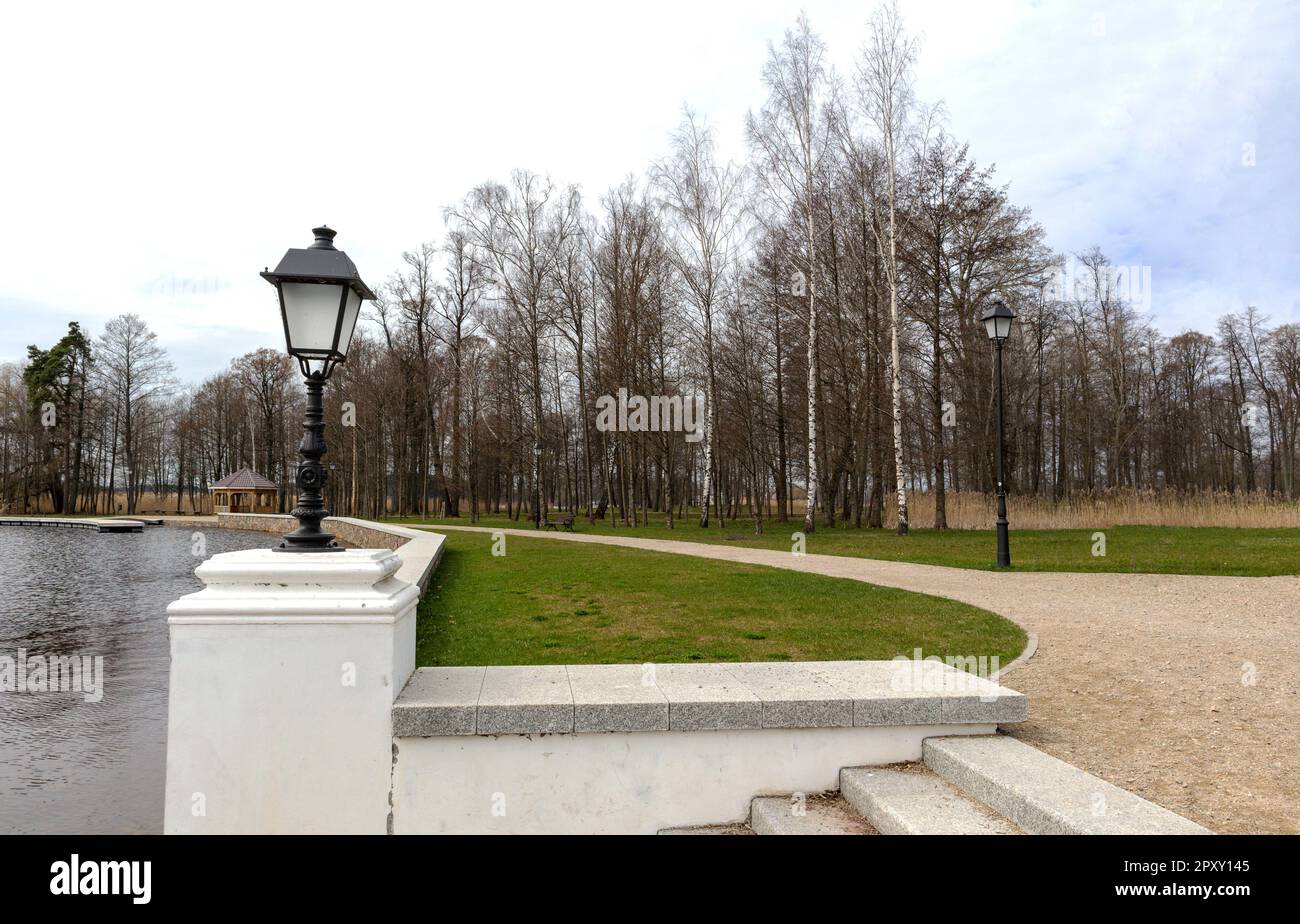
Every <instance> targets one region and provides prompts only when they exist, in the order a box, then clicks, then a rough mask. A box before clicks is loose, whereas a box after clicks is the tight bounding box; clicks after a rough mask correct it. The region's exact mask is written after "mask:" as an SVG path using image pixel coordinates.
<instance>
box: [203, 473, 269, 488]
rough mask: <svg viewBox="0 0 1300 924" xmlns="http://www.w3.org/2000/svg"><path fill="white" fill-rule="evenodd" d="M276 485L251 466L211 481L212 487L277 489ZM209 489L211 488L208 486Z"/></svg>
mask: <svg viewBox="0 0 1300 924" xmlns="http://www.w3.org/2000/svg"><path fill="white" fill-rule="evenodd" d="M278 487H279V485H277V484H276V483H275V482H274V481H272V480H271V479H270V478H267V477H265V476H263V475H259V474H258V473H257V472H255V471H253V470H252V469H251V468H241V469H240V470H239V471H237V472H235V473H234V474H233V475H227V476H226V477H225V478H222V479H221V480H220V481H216V482H213V484H212V488H238V489H240V490H245V491H247V490H263V491H265V490H268V489H269V490H272V491H274V490H277V489H278ZM209 490H211V488H209Z"/></svg>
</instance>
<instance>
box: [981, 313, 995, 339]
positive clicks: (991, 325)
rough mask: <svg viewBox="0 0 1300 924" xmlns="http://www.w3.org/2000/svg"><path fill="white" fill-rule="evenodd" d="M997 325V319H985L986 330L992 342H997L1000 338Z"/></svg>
mask: <svg viewBox="0 0 1300 924" xmlns="http://www.w3.org/2000/svg"><path fill="white" fill-rule="evenodd" d="M997 323H998V322H997V319H996V318H985V319H984V329H985V330H986V331H988V335H989V339H990V340H996V339H997V338H998V330H997Z"/></svg>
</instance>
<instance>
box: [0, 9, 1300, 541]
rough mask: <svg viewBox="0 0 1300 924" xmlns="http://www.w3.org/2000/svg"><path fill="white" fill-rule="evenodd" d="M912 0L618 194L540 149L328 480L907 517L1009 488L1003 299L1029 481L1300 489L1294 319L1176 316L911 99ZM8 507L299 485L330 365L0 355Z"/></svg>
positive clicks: (142, 349) (400, 298)
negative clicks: (996, 305) (307, 404)
mask: <svg viewBox="0 0 1300 924" xmlns="http://www.w3.org/2000/svg"><path fill="white" fill-rule="evenodd" d="M917 53H918V47H917V44H916V42H915V41H914V40H913V39H912V38H910V37H909V36H908V34H907V32H906V30H905V27H904V24H903V22H902V20H901V18H900V16H899V13H898V11H897V9H896V7H895V6H893V5H885V6H882V7H881V8H880V9H879V10H877V12H876V13H875V15H874V16H873V18H872V19H871V22H870V24H869V26H868V29H867V33H866V37H865V41H864V42H863V45H862V48H861V50H860V53H859V55H858V57H857V59H856V61H855V64H854V67H853V69H852V72H851V73H849V74H847V75H843V76H841V75H837V74H836V73H834V72H833V70H832V69H831V68H830V67H829V65H828V63H827V52H826V46H825V44H824V43H823V41H822V39H821V38H820V37H819V36H818V35H817V34H816V33H815V32H814V30H813V29H812V26H811V24H810V23H809V21H808V20H807V19H806V18H805V17H800V19H799V20H798V21H797V23H796V24H795V25H794V26H793V27H792V28H791V29H790V30H789V31H787V32H786V33H785V35H784V36H783V38H782V39H781V40H780V41H778V42H774V43H773V44H772V45H771V46H770V49H769V56H768V60H767V62H766V63H765V65H764V66H763V69H762V72H761V74H760V75H759V76H760V78H761V80H762V83H763V86H764V88H765V90H766V100H765V102H764V103H763V105H762V106H761V107H759V108H758V109H757V110H756V111H754V112H751V113H750V114H749V116H748V117H747V119H746V123H745V136H746V142H747V148H746V149H747V155H746V158H745V161H744V162H743V163H733V162H727V161H724V160H723V159H722V158H721V157H720V155H719V153H718V149H717V145H716V143H715V139H714V136H713V131H712V129H711V128H710V126H709V125H708V123H707V121H706V120H704V119H702V118H701V117H700V116H698V115H697V114H696V113H694V112H693V111H691V110H689V109H685V110H684V111H683V115H682V120H681V124H680V126H679V127H678V129H677V130H676V131H675V132H674V133H673V134H672V136H671V137H670V138H669V139H668V144H667V148H666V153H665V155H664V156H663V157H662V158H661V159H659V160H657V161H655V162H654V163H652V164H650V165H648V166H647V167H646V169H645V170H644V171H643V172H642V173H641V174H640V175H638V176H629V178H628V179H627V180H626V181H625V182H623V183H621V184H619V185H617V186H616V187H615V188H613V189H610V190H608V191H607V192H605V193H604V194H603V195H600V196H598V197H596V198H594V199H589V198H588V197H586V196H585V195H584V193H583V191H582V190H580V189H579V188H577V187H574V186H566V185H563V184H560V183H557V182H555V181H553V180H552V179H551V178H549V177H547V176H544V175H541V174H538V173H534V172H531V171H527V170H517V171H515V172H514V173H512V174H511V176H510V177H508V178H506V179H504V180H503V181H489V182H485V183H483V184H482V185H480V186H477V187H475V188H474V189H472V190H470V191H469V192H468V193H467V194H466V195H465V196H464V198H463V199H462V200H461V201H459V202H457V203H454V204H452V205H450V206H449V207H448V208H446V209H445V211H444V213H443V215H442V216H441V217H442V224H443V232H442V234H441V236H440V237H439V238H438V239H436V240H432V241H430V242H427V243H423V244H420V245H419V246H416V247H414V248H412V249H411V250H410V251H408V252H406V253H404V254H403V256H402V264H401V266H400V267H399V268H398V269H397V270H396V271H395V272H393V273H392V275H391V277H390V278H389V279H388V280H387V281H386V283H385V284H384V285H383V286H382V290H381V294H380V298H379V300H378V301H377V302H375V303H374V304H373V305H372V306H370V308H369V309H368V320H367V323H366V324H365V325H363V326H362V327H361V328H360V329H359V330H358V333H357V336H356V337H355V339H354V341H353V344H352V348H351V352H350V354H349V356H348V360H347V362H346V363H345V364H344V365H343V366H341V367H339V369H338V370H337V371H336V373H335V375H334V377H333V378H332V379H331V382H330V386H329V387H328V388H327V391H326V400H327V421H328V423H327V442H328V444H329V446H330V451H329V453H328V454H327V456H326V457H325V461H326V463H327V465H328V466H329V468H330V470H331V473H330V482H329V485H328V492H329V503H330V506H331V508H332V509H333V510H335V511H336V512H340V513H348V514H354V515H360V516H372V517H374V516H384V515H398V516H420V515H445V516H468V517H477V516H478V515H480V514H485V513H492V514H505V515H508V516H510V517H514V518H518V519H524V518H527V519H531V520H533V521H534V522H535V523H539V522H541V521H542V520H544V519H545V518H546V517H547V515H548V511H550V510H564V511H570V512H572V513H574V514H575V515H582V516H585V517H588V518H590V519H592V520H596V519H598V518H607V519H608V520H610V521H612V522H615V523H618V524H626V525H633V524H637V523H647V522H649V520H650V518H651V516H655V517H658V518H662V519H665V520H666V521H667V522H668V523H669V524H670V525H672V524H673V523H675V522H677V521H680V520H682V519H684V518H686V517H688V516H689V517H691V518H692V519H693V521H694V522H697V523H698V524H699V525H701V526H707V525H709V524H711V523H714V522H715V521H721V522H722V523H727V522H731V521H736V520H742V521H745V522H748V523H752V524H753V527H754V528H755V529H759V530H761V529H762V528H763V523H764V521H766V520H769V519H774V518H775V519H778V520H781V521H786V520H800V519H801V520H802V521H803V526H802V528H803V529H804V530H806V531H812V530H814V529H816V528H818V527H819V526H824V525H833V524H836V523H851V524H853V525H855V526H867V527H885V526H892V527H893V528H894V529H896V530H897V531H898V532H900V533H905V532H906V531H907V529H908V528H909V526H910V525H911V519H910V516H909V503H910V501H911V500H912V499H913V498H915V496H916V495H917V494H918V493H925V494H927V495H928V497H929V499H930V500H932V501H933V504H932V505H927V508H928V507H929V506H932V507H933V511H934V512H933V520H932V521H930V522H926V523H922V524H918V525H924V526H934V527H940V528H942V527H944V526H946V525H947V521H946V502H945V498H946V496H947V494H948V492H952V491H977V492H988V491H990V490H991V489H992V488H993V484H994V473H993V470H992V460H993V447H994V440H995V438H996V434H995V433H994V430H993V421H994V416H993V396H994V381H993V349H992V346H991V344H990V343H989V341H988V338H987V336H986V335H985V333H984V329H983V326H982V325H981V323H980V320H979V318H980V315H981V313H982V312H983V311H984V310H985V309H986V308H987V307H988V305H989V304H990V302H991V300H992V299H994V298H1003V299H1005V300H1006V301H1007V303H1008V304H1009V305H1010V306H1011V307H1012V308H1013V309H1014V310H1015V311H1016V313H1017V315H1018V319H1017V322H1016V324H1015V326H1014V328H1013V332H1012V336H1011V339H1010V341H1009V342H1008V344H1007V347H1006V352H1005V375H1006V379H1005V393H1006V399H1007V407H1006V441H1007V444H1006V445H1007V454H1006V459H1007V467H1008V482H1009V487H1010V490H1011V491H1012V492H1013V493H1017V492H1018V493H1030V494H1034V495H1038V496H1041V497H1044V498H1054V499H1058V500H1059V499H1064V498H1067V497H1070V496H1072V495H1074V494H1076V493H1077V492H1081V491H1099V490H1107V489H1128V488H1142V489H1155V490H1170V491H1208V490H1214V491H1230V492H1243V493H1244V492H1269V493H1272V494H1275V495H1278V496H1281V497H1286V498H1295V497H1296V496H1297V489H1298V488H1300V485H1297V483H1296V478H1295V469H1296V460H1297V450H1298V447H1297V430H1298V428H1300V326H1297V325H1294V324H1281V325H1272V324H1271V323H1270V322H1269V320H1268V318H1267V316H1266V315H1265V314H1264V313H1263V312H1261V311H1259V310H1257V309H1256V308H1254V307H1243V308H1241V309H1240V310H1236V311H1232V312H1230V313H1227V314H1225V315H1224V317H1223V318H1222V319H1221V320H1220V321H1219V322H1218V324H1217V326H1216V328H1215V329H1214V330H1213V331H1210V332H1208V333H1203V332H1197V331H1187V332H1184V333H1181V334H1178V335H1177V336H1172V337H1166V336H1163V335H1162V334H1160V333H1159V331H1158V330H1157V329H1156V327H1155V325H1154V323H1153V321H1152V319H1151V317H1150V315H1149V313H1148V312H1147V311H1146V310H1145V309H1146V300H1147V299H1148V298H1149V296H1150V284H1149V276H1148V278H1147V279H1146V280H1144V279H1143V275H1142V272H1141V269H1142V268H1134V267H1118V266H1115V265H1113V264H1112V262H1111V261H1110V260H1109V259H1108V258H1107V257H1106V255H1105V254H1104V253H1103V252H1102V251H1101V250H1100V249H1099V248H1093V249H1091V250H1088V251H1086V252H1083V253H1078V254H1059V253H1054V252H1053V251H1052V250H1051V249H1050V248H1049V247H1048V246H1047V244H1046V235H1045V232H1044V230H1043V229H1042V228H1041V227H1040V226H1039V225H1038V224H1037V223H1036V222H1035V221H1034V220H1033V217H1032V215H1031V214H1030V212H1029V210H1028V209H1026V208H1024V207H1023V206H1019V205H1017V204H1015V203H1014V202H1013V201H1012V199H1011V196H1010V193H1009V189H1008V187H1007V186H1006V185H1005V184H1004V183H1003V182H1002V181H1000V180H999V179H998V177H997V176H996V173H995V170H994V168H993V167H992V166H991V165H983V164H980V163H978V162H977V161H976V160H975V158H974V155H973V154H972V152H971V151H970V149H969V147H968V146H967V145H966V144H964V143H962V142H961V141H960V140H958V139H956V138H954V137H953V136H952V135H951V134H950V133H949V131H948V130H947V128H946V127H945V122H944V117H943V112H942V109H941V107H937V106H927V105H925V104H924V103H923V102H922V101H919V100H917V99H916V98H915V97H914V95H913V93H912V81H911V75H912V69H913V66H914V63H915V58H916V55H917ZM620 389H622V390H624V391H625V392H626V393H627V394H630V395H634V396H643V397H661V398H662V397H666V396H678V397H681V396H686V397H688V398H690V397H696V396H698V397H699V399H700V400H701V401H702V406H703V408H704V413H703V419H702V424H703V437H702V439H699V440H698V441H696V440H688V439H686V438H685V434H683V433H681V432H676V431H672V430H666V429H656V430H651V429H644V428H643V429H639V430H618V429H610V428H608V427H603V426H598V425H597V424H598V422H599V421H598V417H597V413H596V406H597V403H598V402H599V401H600V400H601V399H602V398H603V397H604V396H610V395H617V394H618V393H619V391H620ZM0 404H2V407H0V419H2V421H3V424H2V426H3V430H2V431H0V477H2V478H3V483H2V484H0V491H2V492H3V495H2V496H3V504H4V506H5V508H6V509H8V510H26V509H35V508H36V507H37V506H39V505H41V504H45V505H47V506H49V507H50V509H53V510H55V511H60V512H64V511H69V512H70V511H77V512H91V511H97V512H107V511H115V510H118V509H121V510H123V511H124V512H133V511H135V510H136V509H137V503H138V501H139V499H140V498H141V497H142V496H144V495H146V494H147V495H148V496H149V498H150V501H149V502H150V503H152V504H153V505H154V509H164V510H165V509H172V508H174V509H175V510H176V511H181V510H195V511H198V510H203V509H205V508H204V504H205V503H206V492H207V486H208V485H209V484H211V483H212V481H214V480H216V479H217V478H220V477H222V476H223V475H225V474H228V473H230V472H231V471H233V470H235V469H237V468H242V467H251V468H255V469H257V470H258V471H260V472H261V473H262V474H265V475H267V476H268V477H271V478H272V479H273V480H275V481H277V483H279V484H280V485H282V490H281V498H280V509H281V510H285V509H288V508H289V507H292V505H293V487H292V485H293V477H292V473H293V470H294V466H295V462H296V451H295V450H296V444H297V440H298V438H299V434H300V432H301V416H302V415H301V408H302V391H301V383H300V381H299V378H298V376H297V375H296V374H295V367H294V365H293V364H292V363H291V361H290V360H289V358H288V357H287V356H285V355H284V354H283V353H282V352H280V351H276V350H270V349H262V350H257V351H254V352H252V353H249V354H247V355H245V356H241V357H239V358H237V359H235V360H234V361H233V362H232V363H231V364H230V367H229V368H228V369H227V370H226V371H223V372H221V373H219V374H217V375H214V376H212V377H210V378H208V379H207V380H206V381H204V382H203V383H201V384H200V385H198V386H197V387H192V388H191V387H181V386H180V385H178V384H177V383H176V381H175V379H174V370H173V369H172V367H171V365H170V363H169V362H168V361H167V358H166V355H165V352H164V351H163V350H162V348H161V346H160V345H159V344H158V343H157V340H156V338H155V337H154V335H153V334H152V333H151V332H149V331H148V328H147V326H146V325H145V324H144V322H143V321H141V319H139V318H138V317H135V316H133V315H123V316H121V317H118V318H115V319H113V320H112V321H110V322H109V323H108V325H107V326H106V328H105V330H104V332H103V333H102V334H101V335H99V336H98V337H96V338H95V339H93V340H91V339H89V338H88V337H87V336H86V335H85V334H84V333H83V332H82V331H81V329H80V326H79V325H77V324H75V323H74V324H72V325H70V326H69V331H68V334H67V336H65V337H64V338H62V339H61V340H60V341H59V342H58V343H57V344H55V345H54V346H53V347H51V348H50V349H48V350H43V349H39V348H37V347H35V346H33V347H32V348H31V349H30V351H29V356H28V359H27V362H26V363H24V364H21V365H17V364H15V365H8V366H5V367H3V368H0Z"/></svg>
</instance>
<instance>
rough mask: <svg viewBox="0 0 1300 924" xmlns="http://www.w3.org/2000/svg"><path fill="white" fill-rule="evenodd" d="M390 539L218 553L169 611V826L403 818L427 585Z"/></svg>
mask: <svg viewBox="0 0 1300 924" xmlns="http://www.w3.org/2000/svg"><path fill="white" fill-rule="evenodd" d="M400 566H401V560H400V559H399V558H398V557H397V555H396V554H394V553H393V552H391V551H389V550H386V549H347V550H344V551H340V552H321V553H291V552H276V551H272V550H271V549H259V550H255V551H248V552H228V553H225V554H222V555H214V556H213V557H212V558H211V559H209V560H208V561H206V562H204V563H203V564H202V565H200V566H199V567H198V569H197V570H196V571H195V573H196V574H197V575H198V576H199V578H200V579H202V581H203V583H204V584H205V585H206V586H205V588H204V589H203V590H201V591H199V592H198V593H194V594H190V595H189V596H186V597H182V598H181V599H179V600H177V601H176V602H175V603H173V604H171V606H169V607H168V608H167V613H168V619H167V622H168V625H169V628H170V632H171V684H170V701H169V704H168V717H167V794H166V820H165V825H164V827H165V830H166V831H167V833H169V834H171V833H213V834H215V833H245V832H266V833H295V834H307V833H339V832H347V833H374V834H383V833H384V832H385V831H386V830H387V827H388V816H389V811H390V806H389V790H390V786H391V777H392V746H393V741H392V718H391V714H392V705H393V700H394V699H395V698H396V697H397V694H398V693H399V692H400V691H401V689H402V687H403V685H405V683H406V681H407V679H408V678H409V677H410V675H411V672H412V671H413V670H414V669H415V608H416V603H417V602H418V600H419V590H418V588H417V587H415V585H413V584H408V583H407V582H405V581H401V580H398V579H397V578H396V577H394V574H395V573H396V571H397V569H398V568H399V567H400Z"/></svg>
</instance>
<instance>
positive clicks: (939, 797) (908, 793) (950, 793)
mask: <svg viewBox="0 0 1300 924" xmlns="http://www.w3.org/2000/svg"><path fill="white" fill-rule="evenodd" d="M840 792H841V793H842V794H843V795H844V798H845V799H846V800H847V801H848V803H849V804H850V805H852V806H853V808H855V809H856V810H857V811H858V812H859V813H860V814H861V815H862V816H863V817H864V818H865V819H866V820H867V821H868V822H870V823H871V825H872V827H874V828H875V829H876V830H877V831H879V832H880V833H881V834H1021V833H1023V832H1022V831H1020V829H1019V828H1017V827H1016V826H1015V825H1013V824H1012V823H1011V822H1009V821H1007V820H1006V819H1005V818H1002V817H1000V816H998V815H996V814H994V813H993V812H992V811H990V810H989V809H988V808H986V807H985V806H983V805H980V804H979V803H977V802H974V801H972V800H971V799H968V798H967V797H966V796H964V795H962V794H961V793H960V792H958V791H957V790H956V789H954V788H953V787H951V786H949V785H948V784H947V783H945V782H944V781H943V780H941V779H940V778H939V777H937V776H935V775H934V774H933V773H931V772H930V771H928V770H926V769H924V768H923V767H919V766H916V765H909V766H907V767H903V768H892V767H846V768H845V769H843V770H841V771H840Z"/></svg>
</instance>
